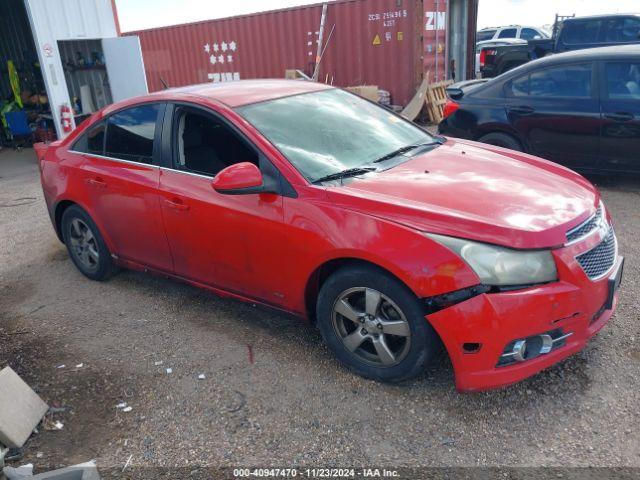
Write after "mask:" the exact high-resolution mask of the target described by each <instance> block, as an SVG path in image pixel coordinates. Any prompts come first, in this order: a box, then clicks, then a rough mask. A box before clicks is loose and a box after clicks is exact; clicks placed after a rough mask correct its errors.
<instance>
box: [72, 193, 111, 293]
mask: <svg viewBox="0 0 640 480" xmlns="http://www.w3.org/2000/svg"><path fill="white" fill-rule="evenodd" d="M61 226H62V238H63V240H64V243H65V245H66V247H67V251H68V252H69V256H70V257H71V260H72V261H73V263H74V264H75V266H76V267H77V268H78V270H80V272H81V273H82V274H83V275H84V276H86V277H87V278H90V279H91V280H99V281H100V280H106V279H108V278H109V277H111V276H112V275H113V274H114V273H115V272H116V271H117V267H116V266H115V265H114V263H113V259H112V258H111V252H109V249H108V248H107V245H106V244H105V243H104V240H103V238H102V235H100V230H98V227H97V225H96V224H95V222H94V221H93V220H92V219H91V217H90V216H89V214H88V213H87V212H85V211H84V210H83V209H82V208H80V207H79V206H77V205H72V206H70V207H69V208H67V209H66V210H65V211H64V213H63V215H62V222H61Z"/></svg>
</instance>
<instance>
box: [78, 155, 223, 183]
mask: <svg viewBox="0 0 640 480" xmlns="http://www.w3.org/2000/svg"><path fill="white" fill-rule="evenodd" d="M67 151H68V152H69V153H75V154H77V155H88V156H90V157H96V158H101V159H103V160H113V161H114V162H121V163H125V164H128V165H136V166H142V167H152V168H157V169H159V170H165V171H169V172H177V173H183V174H185V175H192V176H194V177H200V178H206V179H207V180H213V178H214V177H215V176H208V175H202V174H200V173H193V172H186V171H184V170H178V169H177V168H169V167H162V166H160V165H153V164H151V163H142V162H134V161H131V160H123V159H122V158H114V157H107V156H106V155H98V154H95V153H87V152H78V151H77V150H67Z"/></svg>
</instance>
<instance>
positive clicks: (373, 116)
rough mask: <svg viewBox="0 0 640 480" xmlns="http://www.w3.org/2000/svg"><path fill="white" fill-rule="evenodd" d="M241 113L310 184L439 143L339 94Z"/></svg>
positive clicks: (294, 98)
mask: <svg viewBox="0 0 640 480" xmlns="http://www.w3.org/2000/svg"><path fill="white" fill-rule="evenodd" d="M238 112H239V113H240V114H241V115H242V116H243V117H244V118H245V119H246V120H247V121H249V123H251V124H253V126H255V127H256V128H257V129H258V130H259V131H260V132H261V133H262V134H263V135H264V136H265V137H266V138H267V139H268V140H269V141H270V142H271V143H273V144H274V145H275V146H276V147H277V148H278V149H279V150H280V151H281V152H282V153H283V154H284V155H285V156H286V157H287V158H288V159H289V161H290V162H291V163H292V164H293V165H294V166H295V167H296V168H297V169H298V171H300V173H302V175H304V177H305V178H307V180H309V181H310V182H314V181H315V180H318V179H320V178H322V177H324V176H326V175H331V174H334V173H338V172H341V171H344V170H346V169H349V168H359V167H363V166H365V165H368V164H371V162H373V161H375V160H376V159H379V158H381V157H383V156H385V155H388V154H390V153H391V152H394V151H396V150H398V149H399V148H403V147H407V146H409V145H414V144H423V143H428V142H433V138H432V137H431V136H430V135H429V134H427V133H426V132H425V131H424V130H422V129H420V128H418V127H416V126H415V125H413V124H412V123H410V122H407V121H405V120H403V119H401V118H399V117H398V116H396V115H394V114H392V113H391V112H389V111H388V110H386V109H384V108H382V107H379V106H377V105H374V104H372V103H370V102H367V101H366V100H363V99H361V98H360V97H357V96H355V95H352V94H350V93H347V92H345V91H342V90H337V89H331V90H322V91H320V92H313V93H305V94H301V95H294V96H290V97H285V98H280V99H277V100H271V101H268V102H262V103H256V104H251V105H246V106H244V107H241V108H239V109H238Z"/></svg>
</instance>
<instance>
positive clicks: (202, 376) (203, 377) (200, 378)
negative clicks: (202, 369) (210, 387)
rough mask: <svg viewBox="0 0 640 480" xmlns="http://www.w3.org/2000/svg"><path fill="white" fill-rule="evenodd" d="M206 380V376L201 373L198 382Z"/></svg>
mask: <svg viewBox="0 0 640 480" xmlns="http://www.w3.org/2000/svg"><path fill="white" fill-rule="evenodd" d="M205 378H207V377H206V376H205V374H204V373H201V374H200V375H198V380H204V379H205Z"/></svg>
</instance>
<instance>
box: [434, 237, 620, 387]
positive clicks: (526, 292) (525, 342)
mask: <svg viewBox="0 0 640 480" xmlns="http://www.w3.org/2000/svg"><path fill="white" fill-rule="evenodd" d="M574 254H575V252H573V249H561V250H558V251H556V252H554V255H555V256H556V263H557V264H558V265H559V266H561V268H559V272H560V280H559V281H557V282H554V283H549V284H546V285H539V286H533V287H530V288H525V289H521V290H514V291H506V292H498V293H489V292H481V290H480V291H478V290H477V292H478V293H477V294H476V295H475V296H472V297H471V298H468V299H464V300H462V301H461V302H460V303H456V304H454V305H451V306H447V307H445V308H443V309H441V310H438V311H436V312H432V313H429V314H428V315H427V316H426V317H425V318H426V319H427V320H428V321H429V322H430V323H431V325H432V326H433V327H434V328H435V330H436V331H437V332H438V334H439V335H440V338H441V339H442V341H443V343H444V344H445V347H446V349H447V351H448V353H449V357H450V358H451V362H452V364H453V368H454V371H455V378H456V387H457V388H458V390H460V391H464V392H469V391H478V390H487V389H491V388H497V387H501V386H505V385H509V384H512V383H516V382H518V381H520V380H523V379H525V378H527V377H529V376H531V375H534V374H535V373H537V372H539V371H541V370H543V369H545V368H547V367H549V366H551V365H553V364H555V363H557V362H559V361H560V360H562V359H564V358H567V357H568V356H570V355H572V354H574V353H576V352H578V351H580V350H582V349H583V348H584V347H585V346H586V344H587V342H588V341H589V339H590V338H591V337H593V336H594V335H595V334H596V333H597V332H598V331H600V330H601V329H602V328H603V327H604V325H605V324H606V323H607V322H608V321H609V319H610V318H611V316H612V315H613V312H614V310H615V308H616V304H617V301H618V293H617V290H618V286H619V285H620V280H621V276H622V268H623V264H624V259H623V258H622V257H618V258H616V262H615V265H614V267H613V268H612V269H611V270H610V272H609V273H608V275H607V276H606V277H604V278H601V279H598V280H597V281H594V280H591V279H589V278H588V277H587V276H586V275H585V273H584V272H583V271H582V269H581V268H580V266H579V265H577V263H576V262H575V261H574Z"/></svg>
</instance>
